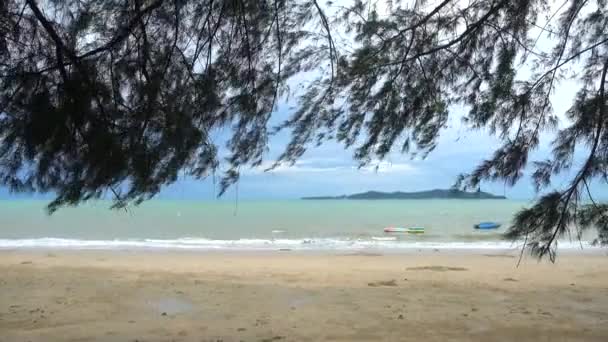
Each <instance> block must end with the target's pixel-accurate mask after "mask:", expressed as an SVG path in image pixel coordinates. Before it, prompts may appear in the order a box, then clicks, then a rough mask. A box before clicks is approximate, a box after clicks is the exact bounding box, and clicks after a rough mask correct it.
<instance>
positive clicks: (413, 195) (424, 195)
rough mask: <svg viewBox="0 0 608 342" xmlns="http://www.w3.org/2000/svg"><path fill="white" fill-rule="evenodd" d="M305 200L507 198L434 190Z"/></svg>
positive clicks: (306, 198)
mask: <svg viewBox="0 0 608 342" xmlns="http://www.w3.org/2000/svg"><path fill="white" fill-rule="evenodd" d="M302 199H303V200H386V199H506V197H505V196H498V195H493V194H490V193H487V192H483V191H475V192H467V191H461V190H454V189H449V190H442V189H434V190H428V191H416V192H401V191H395V192H380V191H368V192H362V193H359V194H353V195H342V196H312V197H302Z"/></svg>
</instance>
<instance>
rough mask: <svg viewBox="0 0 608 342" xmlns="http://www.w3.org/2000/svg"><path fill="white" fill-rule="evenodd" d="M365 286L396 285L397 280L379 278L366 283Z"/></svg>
mask: <svg viewBox="0 0 608 342" xmlns="http://www.w3.org/2000/svg"><path fill="white" fill-rule="evenodd" d="M367 286H371V287H378V286H397V281H396V280H395V279H391V280H380V281H374V282H371V283H367Z"/></svg>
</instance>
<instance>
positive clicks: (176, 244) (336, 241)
mask: <svg viewBox="0 0 608 342" xmlns="http://www.w3.org/2000/svg"><path fill="white" fill-rule="evenodd" d="M520 247H521V243H512V242H508V241H475V242H454V241H451V242H437V241H433V242H432V241H403V240H384V239H345V238H318V239H313V238H308V239H238V240H213V239H204V238H191V237H190V238H180V239H173V240H170V239H166V240H164V239H133V240H78V239H61V238H38V239H0V249H14V248H23V249H28V248H34V249H35V248H42V249H45V248H49V249H102V250H112V249H180V250H181V249H185V250H244V251H247V250H277V249H283V248H285V249H291V250H303V251H306V250H310V251H315V250H319V251H322V250H335V251H341V250H358V249H377V250H392V251H398V250H417V249H453V250H468V249H469V250H480V249H481V250H485V249H488V250H492V249H517V248H520ZM581 247H583V248H584V249H585V250H595V249H597V248H599V247H594V246H592V245H591V244H590V243H589V242H581V243H579V242H578V241H577V242H560V243H559V248H560V249H580V248H581Z"/></svg>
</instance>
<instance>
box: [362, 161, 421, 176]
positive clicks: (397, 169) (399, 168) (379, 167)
mask: <svg viewBox="0 0 608 342" xmlns="http://www.w3.org/2000/svg"><path fill="white" fill-rule="evenodd" d="M360 170H361V171H362V172H375V173H406V172H407V173H409V172H412V171H415V170H416V168H415V167H414V166H413V165H411V164H408V163H391V162H389V161H386V160H384V161H376V162H372V163H370V165H367V166H365V167H362V168H360Z"/></svg>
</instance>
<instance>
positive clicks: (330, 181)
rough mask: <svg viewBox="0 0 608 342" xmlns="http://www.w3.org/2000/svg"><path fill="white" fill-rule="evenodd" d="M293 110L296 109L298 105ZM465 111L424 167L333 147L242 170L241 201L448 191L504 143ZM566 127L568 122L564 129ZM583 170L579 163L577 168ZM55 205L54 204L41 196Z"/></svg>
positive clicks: (598, 187) (521, 186)
mask: <svg viewBox="0 0 608 342" xmlns="http://www.w3.org/2000/svg"><path fill="white" fill-rule="evenodd" d="M551 46H552V42H551V40H550V39H547V38H544V37H542V39H540V40H539V41H538V42H537V48H538V49H542V50H546V49H549V48H551ZM529 74H530V70H529V69H528V66H527V65H524V66H523V67H522V68H521V69H520V70H519V72H518V77H520V78H526V77H527V76H529ZM312 77H314V75H311V74H303V75H299V76H298V77H296V78H294V79H293V80H291V82H295V83H294V84H293V85H294V86H300V85H302V84H303V83H306V81H308V78H312ZM578 89H579V86H578V85H577V84H576V83H573V82H571V81H565V82H562V83H561V84H560V86H559V87H558V88H557V90H556V91H555V93H554V94H553V96H552V97H551V101H552V106H553V108H554V111H555V113H556V114H557V115H558V116H560V117H561V118H563V117H564V115H563V114H564V112H565V111H566V110H567V109H568V108H569V107H570V105H571V103H572V99H573V96H574V94H575V93H576V91H577V90H578ZM291 105H293V103H292V104H291ZM289 108H290V105H289V104H287V103H283V104H282V105H281V106H280V107H279V108H278V110H277V112H276V113H275V114H274V115H273V119H272V120H273V122H275V123H278V122H280V121H282V120H284V119H285V118H287V117H288V116H289V115H290V114H291V109H289ZM465 112H466V109H465V108H461V107H452V108H451V109H450V120H449V122H448V125H447V126H448V127H446V128H445V129H444V130H443V131H442V132H441V136H440V138H439V142H438V146H437V148H436V149H435V150H434V151H433V152H432V153H431V154H430V155H429V156H428V157H427V158H426V159H425V160H421V159H419V158H418V159H411V158H410V156H407V155H400V154H397V153H394V154H392V155H390V156H389V157H388V158H387V159H386V160H384V161H381V162H376V163H375V165H376V166H378V168H377V170H376V169H374V168H373V167H370V168H365V169H358V168H357V167H356V163H355V162H354V161H353V160H352V150H344V148H343V147H342V146H341V145H338V144H336V143H334V142H328V143H326V144H324V145H322V146H320V147H316V148H310V150H309V151H308V152H307V153H306V154H305V155H304V156H303V157H302V159H301V160H299V161H298V162H297V163H296V164H295V165H293V166H292V167H286V166H281V167H279V168H277V169H275V170H273V171H272V172H262V171H261V170H259V169H248V170H242V177H241V180H240V182H239V184H238V196H239V199H243V200H246V199H293V198H298V197H301V196H310V195H341V194H350V193H355V192H362V191H367V190H380V191H397V190H399V191H417V190H426V189H433V188H449V187H450V186H451V185H452V184H453V183H454V181H455V179H456V177H457V176H458V175H459V174H460V173H463V172H468V171H471V170H472V169H473V168H474V167H475V166H476V165H477V164H478V163H479V162H480V161H481V160H483V159H484V158H488V157H490V156H491V154H492V152H493V151H494V150H495V149H496V148H497V147H498V146H499V144H500V143H499V141H498V139H496V138H495V137H492V136H490V135H489V134H487V132H484V131H470V130H467V129H466V128H465V127H464V125H463V124H462V123H461V117H462V116H463V115H464V114H465ZM563 121H564V119H562V124H563V123H564V122H563ZM228 133H229V132H219V133H218V136H217V141H222V140H225V138H226V136H227V135H228ZM552 134H554V133H548V134H545V135H544V136H543V137H542V138H541V144H540V147H539V149H538V150H537V151H535V152H534V153H533V154H532V155H531V156H530V158H529V160H530V161H534V160H540V159H545V158H547V157H549V154H550V151H551V146H550V141H551V139H552ZM288 139H289V136H288V135H287V134H280V135H278V136H276V137H273V139H271V141H270V146H269V152H268V154H267V155H266V160H267V164H266V165H270V164H271V163H272V161H273V160H274V159H275V158H276V157H277V156H278V154H279V153H280V152H281V151H282V148H283V147H284V146H285V144H286V143H287V141H288ZM584 152H585V151H579V152H578V153H577V155H576V157H575V161H576V160H579V161H580V160H583V159H584V158H585V155H584ZM575 165H576V162H575ZM571 176H572V175H563V176H560V177H558V178H556V179H555V180H554V183H553V184H552V187H551V188H550V189H552V188H561V187H563V186H564V185H566V182H567V181H568V180H569V179H571V178H570V177H571ZM592 188H593V189H592V191H593V192H594V195H597V196H598V197H601V198H605V199H606V198H608V186H606V185H605V184H592ZM236 190H237V188H236V187H232V188H231V189H230V190H229V191H228V192H227V193H226V194H225V196H224V198H223V200H234V199H235V196H236ZM482 190H484V191H489V192H493V193H496V194H505V195H506V196H507V197H509V198H514V199H531V198H534V197H535V196H536V194H535V193H534V189H533V186H532V183H531V182H530V179H529V177H524V178H523V179H522V180H521V181H520V182H519V183H518V184H516V185H515V186H514V187H512V188H508V187H505V186H504V185H503V184H502V183H487V184H483V185H482ZM216 192H217V188H216V187H215V186H214V184H213V181H212V180H211V179H207V180H204V181H197V180H193V179H189V178H187V177H185V178H183V179H181V180H179V181H178V182H177V183H175V184H172V185H170V186H167V187H165V188H164V189H163V190H162V192H161V193H160V194H159V195H158V198H161V199H175V200H179V199H204V200H208V199H214V198H215V193H216ZM30 196H31V195H28V196H25V195H19V196H16V195H11V194H8V192H7V191H6V189H2V188H0V198H7V197H8V198H16V197H19V198H23V197H30ZM36 197H38V198H40V197H42V198H49V196H40V195H38V196H36Z"/></svg>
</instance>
